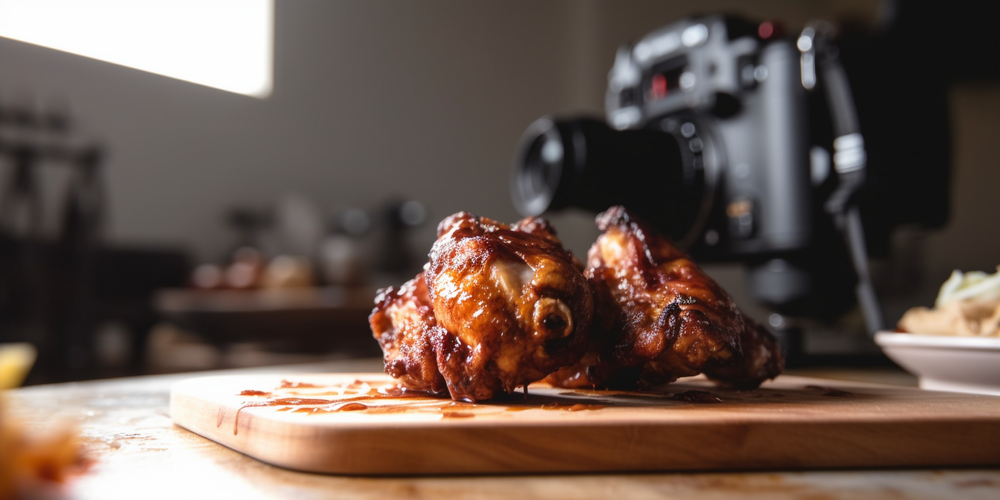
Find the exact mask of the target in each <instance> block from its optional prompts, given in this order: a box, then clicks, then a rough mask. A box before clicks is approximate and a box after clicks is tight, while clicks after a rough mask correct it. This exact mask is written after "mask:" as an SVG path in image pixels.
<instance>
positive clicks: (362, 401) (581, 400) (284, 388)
mask: <svg viewBox="0 0 1000 500" xmlns="http://www.w3.org/2000/svg"><path fill="white" fill-rule="evenodd" d="M806 389H809V390H813V391H815V390H822V391H824V393H823V394H822V395H823V396H833V397H842V396H849V395H851V393H848V392H846V391H840V390H838V389H832V388H829V387H820V386H808V387H806ZM768 393H769V392H768ZM238 395H240V396H253V397H258V398H261V399H257V400H251V401H245V402H243V403H242V404H241V405H240V406H239V408H237V410H236V415H235V418H234V422H233V434H237V433H238V432H239V417H240V413H241V412H242V410H244V409H246V408H259V407H277V408H276V409H275V411H276V412H289V413H296V414H302V415H316V414H330V413H341V412H363V413H365V414H368V415H385V414H397V413H407V412H423V413H437V414H439V415H440V416H441V418H442V419H469V418H474V417H476V416H477V415H479V414H483V415H485V414H487V413H489V414H494V415H496V414H498V413H505V412H521V411H527V410H545V411H567V412H581V411H595V410H601V409H603V408H608V407H651V406H657V405H659V404H663V403H665V402H670V403H688V404H717V403H722V402H723V398H722V397H720V396H719V395H718V394H716V393H714V392H709V391H704V390H697V389H690V390H684V391H681V392H666V391H663V392H644V393H636V392H629V391H609V390H587V389H577V390H573V391H562V392H558V393H557V394H555V395H546V394H544V393H542V394H539V393H537V392H528V391H525V392H523V393H521V394H516V393H515V394H511V395H502V396H499V397H497V398H496V399H495V400H494V401H492V402H490V403H486V404H482V403H480V404H475V403H469V402H462V401H453V400H447V399H441V398H440V395H436V394H428V393H423V392H418V391H411V390H407V389H405V388H403V387H400V386H398V385H394V384H391V383H389V382H386V381H363V380H357V379H356V380H353V381H351V382H344V383H340V384H329V385H320V384H315V383H309V382H298V381H290V380H281V382H280V383H279V385H278V386H277V387H275V388H274V389H272V390H270V391H268V390H260V389H246V390H243V391H241V392H239V393H238ZM733 395H735V397H736V399H747V400H749V399H750V398H761V397H764V396H763V393H762V392H760V391H737V392H735V393H728V392H727V398H729V397H730V396H733ZM770 395H771V396H774V397H778V396H784V394H779V393H775V394H770ZM264 398H266V399H264ZM670 403H668V404H670ZM671 407H676V408H682V407H684V406H680V407H677V406H673V405H671ZM477 409H479V410H477ZM482 409H486V413H481V412H482V411H483V410H482ZM224 417H225V408H222V409H220V410H219V415H218V423H217V426H221V425H222V423H223V421H224Z"/></svg>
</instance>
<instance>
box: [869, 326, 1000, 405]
mask: <svg viewBox="0 0 1000 500" xmlns="http://www.w3.org/2000/svg"><path fill="white" fill-rule="evenodd" d="M875 343H876V344H878V345H879V346H880V347H881V348H882V352H884V353H885V355H886V356H889V358H891V359H892V360H893V361H895V362H896V363H898V364H899V365H900V366H902V367H903V368H906V369H907V370H908V371H909V372H911V373H913V374H914V375H916V376H918V377H919V378H920V387H921V388H922V389H928V390H932V391H952V392H970V393H975V394H990V395H993V396H1000V338H998V337H959V336H942V335H919V334H913V333H895V332H878V333H876V334H875Z"/></svg>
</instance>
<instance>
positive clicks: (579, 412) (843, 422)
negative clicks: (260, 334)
mask: <svg viewBox="0 0 1000 500" xmlns="http://www.w3.org/2000/svg"><path fill="white" fill-rule="evenodd" d="M407 396H408V395H405V394H404V395H400V394H399V393H398V392H395V391H393V381H392V379H391V378H389V377H387V376H384V375H379V374H351V375H289V376H287V377H280V376H245V375H244V376H229V377H225V376H218V377H203V378H196V379H190V380H186V381H183V382H181V383H179V384H177V385H176V386H174V388H173V390H172V392H171V400H170V409H171V415H172V417H173V419H174V422H175V423H177V424H178V425H180V426H182V427H185V428H187V429H189V430H191V431H193V432H196V433H198V434H200V435H202V436H205V437H207V438H209V439H211V440H213V441H216V442H218V443H220V444H223V445H225V446H228V447H230V448H232V449H234V450H237V451H240V452H242V453H245V454H247V455H250V456H252V457H254V458H257V459H259V460H262V461H264V462H268V463H271V464H274V465H278V466H282V467H287V468H291V469H297V470H302V471H312V472H328V473H340V474H452V473H492V472H500V473H510V472H571V471H577V472H582V471H650V470H659V471H668V470H695V469H700V470H719V469H800V468H835V467H906V466H973V465H978V466H984V465H993V466H995V465H1000V397H994V396H975V395H968V394H954V393H944V392H929V391H921V390H919V389H911V388H904V387H893V386H883V385H873V384H861V383H853V382H840V381H830V380H819V379H810V378H803V377H792V376H782V377H779V378H778V379H777V380H775V381H772V382H768V383H765V384H764V385H763V386H762V387H761V388H760V389H758V390H753V391H735V390H725V389H719V388H716V387H715V386H714V385H712V384H711V383H709V382H708V381H705V380H700V379H688V380H685V381H682V382H680V383H674V384H671V385H668V386H665V387H664V388H662V389H660V390H659V391H656V392H643V393H629V392H611V391H592V390H566V389H556V388H552V387H548V386H545V385H542V384H533V385H532V386H531V387H530V388H529V392H528V395H527V396H525V395H523V394H520V393H518V394H514V395H510V396H507V397H505V398H503V399H501V400H499V401H493V402H489V403H477V404H471V403H460V402H452V401H451V400H446V399H435V398H428V397H419V396H418V397H407Z"/></svg>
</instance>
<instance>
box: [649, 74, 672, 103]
mask: <svg viewBox="0 0 1000 500" xmlns="http://www.w3.org/2000/svg"><path fill="white" fill-rule="evenodd" d="M667 90H668V89H667V77H666V76H663V75H653V81H652V82H651V85H650V87H649V94H650V98H652V99H653V100H657V99H663V98H664V97H666V96H667Z"/></svg>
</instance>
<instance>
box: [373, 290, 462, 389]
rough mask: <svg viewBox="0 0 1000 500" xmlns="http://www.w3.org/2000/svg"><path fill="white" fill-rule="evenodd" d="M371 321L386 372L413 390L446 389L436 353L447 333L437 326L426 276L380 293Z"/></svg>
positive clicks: (376, 298)
mask: <svg viewBox="0 0 1000 500" xmlns="http://www.w3.org/2000/svg"><path fill="white" fill-rule="evenodd" d="M368 322H369V323H370V324H371V327H372V333H373V334H374V335H375V339H376V340H378V343H379V345H380V346H382V352H383V354H384V356H383V358H384V360H385V372H386V373H388V374H389V375H392V376H393V377H394V378H396V379H399V381H400V382H401V383H402V384H403V387H406V388H407V389H410V390H414V391H421V392H430V393H443V392H444V391H445V390H446V386H445V382H444V378H443V377H442V376H441V373H440V372H439V371H438V368H437V357H436V355H435V354H434V344H435V339H437V341H438V342H440V339H441V338H443V336H444V334H445V333H446V332H444V331H443V329H442V328H440V327H438V326H437V319H436V318H435V317H434V311H433V310H432V309H431V299H430V296H429V295H428V293H427V282H426V281H424V273H420V274H418V275H417V277H416V278H413V279H412V280H410V281H407V282H406V283H404V284H403V286H401V287H399V288H395V287H389V288H385V289H382V290H379V293H378V295H377V296H376V297H375V310H373V311H372V314H371V316H369V318H368Z"/></svg>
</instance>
